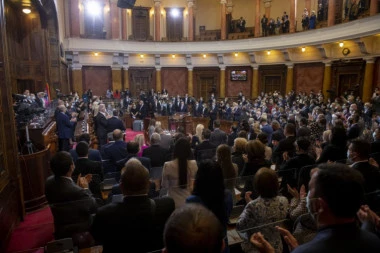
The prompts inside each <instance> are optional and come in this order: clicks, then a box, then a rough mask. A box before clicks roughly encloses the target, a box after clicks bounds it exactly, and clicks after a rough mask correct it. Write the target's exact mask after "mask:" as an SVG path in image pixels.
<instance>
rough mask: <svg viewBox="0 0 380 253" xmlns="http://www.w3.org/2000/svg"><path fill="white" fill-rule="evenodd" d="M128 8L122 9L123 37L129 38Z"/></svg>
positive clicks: (124, 38)
mask: <svg viewBox="0 0 380 253" xmlns="http://www.w3.org/2000/svg"><path fill="white" fill-rule="evenodd" d="M127 15H128V13H127V10H126V9H122V10H121V39H122V40H127V39H128V24H127V22H128V18H127Z"/></svg>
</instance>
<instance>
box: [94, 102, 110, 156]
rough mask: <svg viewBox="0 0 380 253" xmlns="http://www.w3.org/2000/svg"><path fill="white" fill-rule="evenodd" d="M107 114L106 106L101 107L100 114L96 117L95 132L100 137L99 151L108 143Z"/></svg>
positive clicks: (101, 105)
mask: <svg viewBox="0 0 380 253" xmlns="http://www.w3.org/2000/svg"><path fill="white" fill-rule="evenodd" d="M107 118H108V116H107V112H106V106H105V105H104V104H100V105H99V113H98V114H97V115H96V117H95V131H96V136H97V137H98V143H99V149H100V148H101V147H102V146H103V145H105V144H106V143H107V125H108V121H107Z"/></svg>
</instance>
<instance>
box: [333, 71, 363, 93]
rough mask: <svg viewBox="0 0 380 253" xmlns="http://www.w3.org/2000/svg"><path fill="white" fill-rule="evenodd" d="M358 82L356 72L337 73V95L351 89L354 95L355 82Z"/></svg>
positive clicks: (355, 91)
mask: <svg viewBox="0 0 380 253" xmlns="http://www.w3.org/2000/svg"><path fill="white" fill-rule="evenodd" d="M358 83H359V75H358V74H342V75H339V83H338V95H339V96H340V95H342V94H343V93H344V92H345V91H353V92H354V95H356V96H357V95H359V94H358V88H359V87H357V84H358Z"/></svg>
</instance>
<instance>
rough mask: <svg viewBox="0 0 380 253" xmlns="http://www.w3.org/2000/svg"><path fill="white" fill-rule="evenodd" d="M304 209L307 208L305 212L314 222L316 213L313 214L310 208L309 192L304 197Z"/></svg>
mask: <svg viewBox="0 0 380 253" xmlns="http://www.w3.org/2000/svg"><path fill="white" fill-rule="evenodd" d="M306 208H307V211H308V212H309V214H310V216H311V217H312V218H313V219H314V220H316V213H315V212H313V210H312V207H311V199H310V191H309V192H308V193H307V196H306Z"/></svg>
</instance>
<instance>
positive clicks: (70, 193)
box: [45, 151, 97, 243]
mask: <svg viewBox="0 0 380 253" xmlns="http://www.w3.org/2000/svg"><path fill="white" fill-rule="evenodd" d="M50 168H51V170H52V172H53V174H54V175H52V176H50V177H49V178H48V179H47V180H46V184H45V196H46V199H47V201H48V203H49V205H50V208H51V211H52V214H53V217H54V238H55V239H62V238H67V237H75V235H76V234H78V233H83V232H85V231H88V230H89V226H90V220H91V215H92V214H93V213H95V212H96V208H97V205H96V201H95V199H94V198H93V197H92V194H91V192H90V191H89V190H88V187H89V186H88V181H89V180H90V177H81V175H79V177H78V179H77V181H76V182H74V181H73V180H72V179H71V176H72V173H73V171H74V168H75V166H74V163H73V160H72V158H71V156H70V154H69V153H68V152H64V151H62V152H58V153H56V154H55V155H54V156H53V158H52V159H51V161H50ZM74 243H75V242H74Z"/></svg>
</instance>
